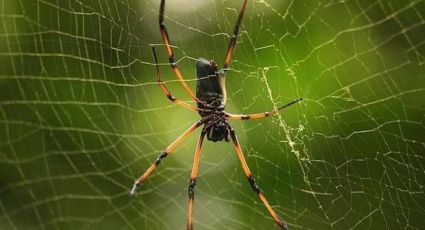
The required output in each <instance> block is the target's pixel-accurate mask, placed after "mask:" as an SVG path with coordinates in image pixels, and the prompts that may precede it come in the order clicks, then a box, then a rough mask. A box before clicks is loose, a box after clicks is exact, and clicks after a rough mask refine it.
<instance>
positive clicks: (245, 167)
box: [229, 127, 288, 230]
mask: <svg viewBox="0 0 425 230" xmlns="http://www.w3.org/2000/svg"><path fill="white" fill-rule="evenodd" d="M229 128H230V137H231V138H232V141H233V146H234V147H235V150H236V153H237V155H238V158H239V161H240V162H241V164H242V168H243V171H244V172H245V175H246V177H247V178H248V182H249V184H250V185H251V187H252V190H254V192H255V193H257V195H258V198H260V200H261V202H263V204H264V206H266V208H267V210H268V211H269V213H270V215H271V217H272V218H273V220H274V221H275V222H276V224H277V225H278V226H279V228H280V229H281V230H288V224H287V223H286V222H284V221H283V220H282V219H281V218H280V217H279V216H278V214H277V213H276V212H275V211H274V210H273V208H272V207H271V206H270V204H269V202H268V201H267V200H266V197H265V196H264V194H263V192H262V191H261V189H260V187H258V185H257V182H256V181H255V178H254V176H253V175H252V173H251V171H250V170H249V167H248V164H247V163H246V161H245V157H244V156H243V153H242V149H241V146H240V145H239V142H238V138H237V137H236V134H235V131H234V130H233V128H231V127H229Z"/></svg>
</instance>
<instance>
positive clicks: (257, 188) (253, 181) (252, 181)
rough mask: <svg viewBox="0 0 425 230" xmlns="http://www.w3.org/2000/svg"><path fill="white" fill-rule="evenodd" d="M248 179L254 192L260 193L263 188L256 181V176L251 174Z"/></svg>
mask: <svg viewBox="0 0 425 230" xmlns="http://www.w3.org/2000/svg"><path fill="white" fill-rule="evenodd" d="M248 181H249V184H250V185H251V188H252V190H254V192H256V193H257V194H259V193H260V192H261V189H260V187H258V185H257V182H256V181H255V178H254V177H253V176H252V175H250V176H249V177H248Z"/></svg>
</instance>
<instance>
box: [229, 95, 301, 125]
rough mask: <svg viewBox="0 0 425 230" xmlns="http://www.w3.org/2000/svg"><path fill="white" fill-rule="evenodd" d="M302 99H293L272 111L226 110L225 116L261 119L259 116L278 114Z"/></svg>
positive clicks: (234, 118) (236, 118)
mask: <svg viewBox="0 0 425 230" xmlns="http://www.w3.org/2000/svg"><path fill="white" fill-rule="evenodd" d="M302 100H303V99H302V98H300V99H297V100H295V101H291V102H289V103H288V104H286V105H282V106H279V107H278V108H277V109H275V110H272V111H270V112H264V113H254V114H231V113H227V112H226V113H225V116H226V117H228V118H229V119H233V120H254V119H259V118H265V117H268V116H270V115H274V114H277V113H279V111H281V110H283V109H285V108H287V107H289V106H291V105H293V104H296V103H298V102H300V101H302Z"/></svg>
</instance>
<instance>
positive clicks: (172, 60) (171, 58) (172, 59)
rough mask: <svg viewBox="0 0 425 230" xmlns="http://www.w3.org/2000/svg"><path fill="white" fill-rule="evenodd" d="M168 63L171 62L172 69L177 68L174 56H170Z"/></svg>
mask: <svg viewBox="0 0 425 230" xmlns="http://www.w3.org/2000/svg"><path fill="white" fill-rule="evenodd" d="M168 61H169V62H170V65H171V68H173V69H174V68H176V66H177V64H176V62H175V61H176V60H175V59H174V56H170V57H169V58H168Z"/></svg>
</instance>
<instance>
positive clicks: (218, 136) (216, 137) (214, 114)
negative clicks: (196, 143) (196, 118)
mask: <svg viewBox="0 0 425 230" xmlns="http://www.w3.org/2000/svg"><path fill="white" fill-rule="evenodd" d="M201 116H202V117H204V118H206V119H207V122H206V123H205V126H204V131H205V132H206V135H207V139H208V140H210V141H214V142H217V141H223V140H224V141H226V142H227V141H229V123H228V121H227V118H226V115H225V113H224V106H219V107H215V108H213V109H212V110H211V111H209V112H204V113H203V114H202V115H201Z"/></svg>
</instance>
